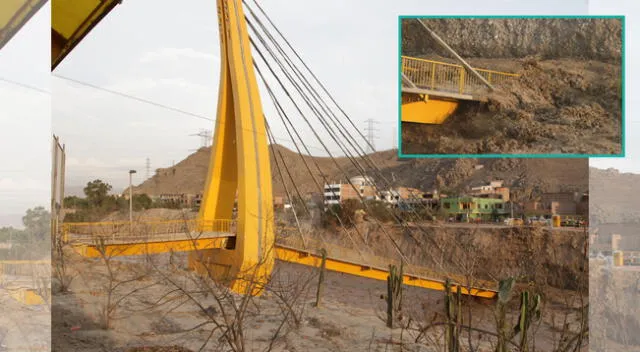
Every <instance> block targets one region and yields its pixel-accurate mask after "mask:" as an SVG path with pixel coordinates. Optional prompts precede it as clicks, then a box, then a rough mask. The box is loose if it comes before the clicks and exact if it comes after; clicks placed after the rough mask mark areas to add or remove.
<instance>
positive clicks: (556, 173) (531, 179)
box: [134, 145, 589, 195]
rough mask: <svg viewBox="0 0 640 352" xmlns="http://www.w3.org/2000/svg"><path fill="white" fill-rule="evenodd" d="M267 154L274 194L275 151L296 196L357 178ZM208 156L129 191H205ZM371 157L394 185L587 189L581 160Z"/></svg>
mask: <svg viewBox="0 0 640 352" xmlns="http://www.w3.org/2000/svg"><path fill="white" fill-rule="evenodd" d="M271 150H272V153H271V165H272V177H273V182H274V185H273V191H274V194H275V195H285V191H284V187H283V183H282V180H281V179H280V177H279V174H278V172H277V169H276V163H275V161H274V151H275V155H277V156H278V162H279V163H280V165H281V168H283V167H282V165H283V162H282V161H283V160H284V164H286V165H287V167H288V168H289V171H290V173H291V175H292V177H293V178H294V179H295V180H296V183H297V185H298V187H299V189H300V191H301V192H315V191H318V187H317V186H316V184H315V182H314V177H315V178H316V179H317V180H318V181H319V182H321V183H322V178H321V177H320V176H319V175H320V174H321V173H322V174H324V175H326V178H327V180H329V181H341V180H342V181H344V180H346V177H345V176H344V174H343V173H342V172H341V171H340V169H342V170H344V172H345V173H346V174H347V175H348V176H349V177H352V176H356V175H359V174H360V173H359V172H358V171H357V169H356V167H355V166H354V165H353V164H352V162H351V161H350V160H349V159H348V158H346V157H339V158H336V159H335V162H334V160H332V159H331V158H328V157H314V156H306V155H305V156H302V157H301V156H300V155H299V154H297V153H295V152H293V151H291V150H289V149H287V148H285V147H283V146H280V145H275V146H274V147H273V149H271ZM280 155H281V156H282V158H280ZM209 156H210V149H209V148H201V149H200V150H198V151H197V152H195V153H193V154H191V155H189V156H188V157H187V158H185V159H184V160H182V161H181V162H179V163H177V164H176V165H175V166H174V167H170V168H163V169H158V170H156V173H155V175H154V176H153V177H151V178H150V179H148V180H146V181H145V182H143V183H142V184H141V185H139V186H136V187H135V188H134V190H135V191H136V192H140V193H147V194H150V195H158V194H161V193H193V194H195V193H200V192H202V190H203V188H204V182H205V179H206V173H207V169H208V166H209ZM370 158H371V160H372V161H373V162H374V163H375V165H376V166H377V167H378V168H379V169H380V170H381V173H382V175H384V177H385V178H386V179H387V180H389V181H390V182H391V183H392V184H393V185H394V186H408V187H415V188H420V189H423V190H430V189H433V188H438V189H445V190H449V191H460V190H462V189H464V188H466V187H469V186H471V185H475V184H478V183H482V182H488V181H490V180H493V179H503V180H505V182H506V184H507V185H509V186H512V187H518V188H521V189H523V190H525V191H528V192H531V191H534V192H535V191H538V192H555V191H586V190H588V187H589V186H588V185H589V175H588V163H587V160H586V159H398V157H397V153H396V151H395V150H389V151H382V152H376V153H373V154H370ZM302 159H304V160H305V161H306V162H307V164H309V167H310V168H311V171H312V172H313V176H312V175H311V174H310V173H309V172H308V170H307V169H306V167H305V165H304V162H303V161H302ZM336 164H337V165H338V166H339V167H338V166H337V165H336ZM316 165H317V166H316ZM318 169H319V170H318ZM284 172H285V170H284V169H283V173H284ZM369 175H370V176H373V177H374V179H376V181H378V180H380V179H381V177H380V175H377V174H375V173H369ZM287 187H289V183H288V180H287Z"/></svg>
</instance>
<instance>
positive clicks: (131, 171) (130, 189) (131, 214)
mask: <svg viewBox="0 0 640 352" xmlns="http://www.w3.org/2000/svg"><path fill="white" fill-rule="evenodd" d="M135 173H136V170H129V235H133V184H132V183H133V182H132V179H133V174H135Z"/></svg>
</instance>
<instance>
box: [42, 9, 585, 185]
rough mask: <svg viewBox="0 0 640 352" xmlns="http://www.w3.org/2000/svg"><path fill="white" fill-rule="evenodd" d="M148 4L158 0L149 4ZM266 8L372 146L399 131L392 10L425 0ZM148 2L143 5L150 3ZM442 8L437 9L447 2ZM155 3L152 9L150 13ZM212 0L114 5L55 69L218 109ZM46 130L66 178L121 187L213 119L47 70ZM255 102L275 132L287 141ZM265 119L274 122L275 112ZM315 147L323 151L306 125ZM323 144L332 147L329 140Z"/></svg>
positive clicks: (186, 144)
mask: <svg viewBox="0 0 640 352" xmlns="http://www.w3.org/2000/svg"><path fill="white" fill-rule="evenodd" d="M249 3H250V4H252V1H250V2H249ZM152 4H156V5H155V6H152ZM261 4H262V6H263V8H264V9H265V11H266V12H267V13H268V14H269V15H270V16H271V17H272V19H273V20H274V22H275V23H276V24H277V25H278V26H279V27H280V29H281V31H282V32H283V33H284V35H285V36H286V37H287V38H288V39H289V40H290V42H291V43H292V44H293V45H294V46H295V47H296V48H297V49H298V51H299V52H300V54H301V55H302V57H303V58H304V59H305V60H306V61H307V63H308V64H309V66H310V67H311V68H312V70H313V71H314V72H315V73H316V75H317V76H318V77H319V78H320V79H321V80H322V81H323V82H324V83H325V85H326V86H327V87H328V89H329V90H330V91H331V92H332V93H333V94H334V96H335V97H336V98H337V100H338V102H339V103H340V104H341V105H342V107H343V108H344V109H345V110H346V111H347V113H349V114H350V116H352V117H353V119H354V120H355V124H356V125H357V126H359V127H361V128H362V129H364V128H365V125H366V123H365V120H367V119H369V118H372V119H374V120H377V121H378V122H379V124H378V125H377V126H376V127H377V128H378V130H379V131H378V132H377V137H378V139H377V140H376V141H375V144H376V147H377V148H378V149H379V150H380V149H389V148H391V146H392V143H394V142H395V138H394V136H395V135H396V133H397V129H396V125H397V123H396V121H397V111H398V110H397V103H396V96H397V81H396V80H397V73H396V71H397V48H398V31H397V30H398V28H397V24H398V20H397V16H398V15H412V14H426V13H429V14H438V11H436V10H437V9H436V8H435V7H433V6H429V5H427V2H425V1H423V0H414V1H410V0H405V1H394V2H391V1H384V0H378V1H365V0H358V1H343V0H328V1H303V2H291V1H276V0H264V1H261ZM458 5H459V6H457V7H456V9H455V10H457V11H460V12H458V13H459V14H467V15H468V14H483V13H484V14H522V13H530V14H586V11H587V6H586V1H584V0H579V1H538V2H529V1H505V0H502V1H486V2H483V5H482V11H480V12H479V11H478V10H477V2H476V1H459V2H458ZM151 8H153V11H152V12H150V10H149V9H151ZM450 12H451V9H450V8H444V9H442V10H440V11H439V14H445V13H450ZM151 13H153V15H150V14H151ZM219 64H220V60H219V41H218V31H217V14H216V9H215V1H211V0H194V1H191V2H190V6H189V7H188V8H185V7H184V2H176V1H154V0H137V1H125V2H124V3H123V4H122V5H120V6H118V7H117V8H116V9H115V10H114V12H113V13H112V14H111V15H109V16H108V17H107V18H106V19H105V20H103V21H102V23H100V25H99V26H98V27H97V28H96V29H94V31H93V32H92V33H91V35H90V36H88V37H87V38H86V39H85V40H84V42H83V43H82V44H81V45H79V46H78V47H77V48H76V49H75V51H74V52H73V53H72V54H71V55H70V56H69V57H68V58H67V59H66V61H65V62H63V64H61V65H60V66H59V67H58V69H56V71H55V74H56V75H60V76H64V77H68V78H72V79H75V80H80V81H83V82H87V83H90V84H93V85H98V86H101V87H105V88H107V89H110V90H115V91H118V92H123V93H127V94H130V95H133V96H136V97H140V98H144V99H147V100H152V101H154V102H159V103H162V104H165V105H169V106H172V107H175V108H179V109H182V110H185V111H188V112H191V113H195V114H199V115H204V116H209V117H211V118H215V113H216V105H217V90H218V84H219V82H218V76H219ZM53 90H54V93H53V94H54V98H53V114H54V116H53V121H54V131H55V132H56V133H57V134H59V135H60V136H61V138H62V140H63V141H64V142H65V143H66V144H67V148H68V156H67V157H68V159H67V160H68V163H67V167H68V170H67V175H68V178H67V183H68V184H69V185H82V184H85V183H86V182H87V181H89V180H90V179H92V178H95V177H100V178H103V179H106V180H107V181H108V182H110V183H111V184H113V185H114V189H115V190H118V191H119V190H121V189H122V188H124V187H126V185H127V183H128V175H127V171H128V170H129V169H131V168H133V169H136V170H138V171H139V172H138V174H136V175H135V179H134V183H140V182H142V181H143V180H144V177H145V176H146V175H145V174H146V170H145V161H146V158H147V157H148V158H149V159H150V161H151V168H152V173H153V170H154V169H155V168H158V167H167V166H170V165H171V163H172V161H173V160H175V161H176V162H177V161H179V160H181V159H183V158H184V157H185V156H187V155H188V154H189V153H190V149H196V148H197V147H198V146H199V145H200V139H199V138H198V137H194V136H190V135H191V134H194V133H198V132H199V130H200V129H212V128H213V123H212V122H209V121H206V120H201V119H197V118H194V117H190V116H187V115H183V114H180V113H177V112H174V111H170V110H167V109H162V108H158V107H155V106H150V105H147V104H144V103H140V102H138V101H133V100H128V99H126V98H123V97H120V96H116V95H113V94H110V93H108V92H104V91H99V90H96V89H93V88H90V87H85V86H82V85H79V84H77V83H74V82H70V81H68V80H64V79H60V78H54V79H53ZM266 96H267V95H266V93H264V92H263V105H264V106H265V113H266V114H267V117H268V118H269V121H270V123H273V128H274V134H275V135H276V138H278V139H279V142H280V143H282V144H284V145H286V146H289V147H291V146H292V145H291V143H289V142H287V141H286V140H285V139H288V138H287V137H286V132H285V131H284V129H283V128H281V127H279V125H278V124H277V123H275V114H274V113H273V111H274V110H273V109H272V107H271V103H270V102H269V101H268V100H267V97H266ZM272 121H273V122H272ZM300 129H301V130H302V133H303V134H304V135H305V137H308V138H307V140H308V144H309V145H311V147H312V148H313V149H312V150H311V151H312V152H314V153H317V154H323V151H322V150H321V149H320V144H319V143H318V142H317V141H315V140H313V137H312V135H311V133H310V132H309V129H308V128H307V127H306V126H302V123H301V126H300ZM330 149H331V148H330Z"/></svg>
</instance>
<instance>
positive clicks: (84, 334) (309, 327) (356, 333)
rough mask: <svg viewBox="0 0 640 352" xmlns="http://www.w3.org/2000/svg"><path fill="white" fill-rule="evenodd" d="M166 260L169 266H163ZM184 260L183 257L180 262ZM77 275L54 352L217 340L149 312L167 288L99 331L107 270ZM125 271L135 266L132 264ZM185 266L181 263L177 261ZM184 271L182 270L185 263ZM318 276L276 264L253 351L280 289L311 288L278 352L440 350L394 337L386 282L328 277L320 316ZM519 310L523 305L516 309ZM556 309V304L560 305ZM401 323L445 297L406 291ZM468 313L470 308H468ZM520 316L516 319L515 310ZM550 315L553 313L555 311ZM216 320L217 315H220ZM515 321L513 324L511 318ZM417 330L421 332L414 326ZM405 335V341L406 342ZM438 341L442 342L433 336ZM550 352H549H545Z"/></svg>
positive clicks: (267, 332) (250, 327)
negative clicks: (386, 313) (296, 322)
mask: <svg viewBox="0 0 640 352" xmlns="http://www.w3.org/2000/svg"><path fill="white" fill-rule="evenodd" d="M165 259H166V258H165ZM180 259H181V260H184V257H181V258H180ZM73 263H74V264H73V266H74V269H75V270H77V271H78V272H79V273H80V274H79V275H78V276H77V278H76V279H75V280H74V282H73V284H72V287H71V293H70V294H65V295H55V296H54V298H53V318H52V319H53V322H52V323H53V335H52V343H53V350H54V351H129V349H130V348H134V347H142V346H184V347H185V348H188V349H190V350H192V351H195V350H198V349H199V348H200V347H201V346H202V344H203V343H204V341H206V339H207V338H208V336H209V334H210V332H211V326H202V327H199V328H195V329H194V326H197V325H198V324H199V323H202V322H203V321H204V316H203V315H202V314H203V313H202V312H201V310H200V309H198V308H197V307H195V306H193V305H191V304H185V305H182V306H179V307H175V309H171V310H167V309H166V307H165V308H162V309H161V308H158V307H152V308H145V307H147V306H145V303H144V302H150V301H154V300H155V299H156V298H158V297H160V296H162V295H163V292H165V291H166V290H167V289H168V287H163V286H156V287H153V288H152V289H145V290H142V291H140V292H139V293H138V294H136V295H135V297H133V296H132V297H131V298H130V299H127V300H125V301H124V305H123V307H124V308H122V309H121V310H120V311H119V313H118V316H119V317H118V319H116V320H114V321H113V326H112V329H110V330H103V329H101V328H100V325H99V323H98V322H99V316H100V308H101V307H102V306H103V304H104V299H105V296H104V294H101V292H100V290H101V288H102V287H103V286H104V284H105V281H104V268H101V266H100V265H99V264H97V263H98V262H95V261H90V260H85V259H79V258H77V257H76V258H74V260H73ZM127 263H128V264H124V265H125V266H122V267H120V269H119V271H123V270H125V268H126V266H127V265H134V264H133V262H132V261H131V260H128V261H127ZM178 263H180V260H178ZM183 263H184V262H183ZM315 274H316V272H315V271H314V270H313V269H312V268H309V267H304V266H300V265H295V264H288V263H278V264H277V266H276V270H275V272H274V275H273V278H272V284H271V287H272V288H271V290H270V291H268V292H267V293H266V294H265V295H263V296H261V297H258V298H256V299H255V306H256V307H257V308H256V309H257V310H255V311H254V310H251V311H252V313H250V314H249V315H248V317H249V318H248V320H247V321H246V327H245V336H246V340H247V350H249V351H262V350H264V348H265V347H266V346H268V344H269V342H270V336H272V334H273V332H274V331H275V330H276V329H278V327H279V325H280V323H281V322H282V311H281V310H280V308H281V307H282V306H281V305H280V304H279V303H278V302H280V300H278V299H277V298H276V292H281V291H278V289H277V287H291V285H297V284H300V282H303V281H305V280H307V279H308V280H310V281H309V282H310V284H309V286H307V288H306V289H305V290H303V291H301V292H302V293H301V294H300V296H299V297H300V301H299V302H300V304H299V305H296V307H298V308H299V309H303V310H304V313H303V314H302V315H301V320H300V324H299V326H298V327H297V328H295V329H292V330H291V331H290V333H289V334H288V335H286V336H285V337H283V338H281V339H279V340H278V343H277V344H276V346H275V348H274V349H273V350H274V351H380V352H382V351H391V350H396V349H397V348H399V342H400V341H402V342H403V344H404V348H405V349H406V350H409V351H436V350H441V348H438V347H437V345H433V346H432V347H427V345H428V344H425V342H423V343H421V344H416V343H415V342H414V341H415V338H416V336H417V335H416V333H415V332H414V333H410V332H408V331H402V329H393V330H390V329H388V328H386V327H385V323H384V320H383V318H382V317H384V307H385V305H384V301H383V300H381V299H380V296H381V295H382V294H384V293H385V291H386V284H385V283H384V282H382V281H374V280H368V279H364V278H358V277H353V276H349V275H344V274H338V273H332V272H328V273H327V276H326V286H325V291H324V295H323V303H322V307H321V308H319V309H318V308H314V307H313V303H314V301H315V288H316V286H315V282H316V281H315V280H316V279H315ZM187 275H188V274H187V272H184V271H178V272H176V278H175V280H185V278H186V277H187ZM152 281H153V279H144V280H141V281H140V282H136V283H135V285H134V286H132V287H131V288H134V287H140V286H145V285H148V284H149V283H150V282H152ZM568 293H569V292H568V291H555V293H554V294H553V295H551V296H553V297H558V299H559V297H561V296H564V295H566V294H568ZM201 303H202V305H203V306H204V307H207V306H209V305H211V304H214V301H212V300H211V299H204V298H203V299H202V301H201ZM515 304H516V305H517V302H515ZM554 304H555V305H557V303H554ZM404 307H405V308H404V309H403V311H404V313H403V321H405V322H406V321H408V319H411V320H412V321H414V322H420V324H427V323H428V321H430V319H434V318H437V317H438V316H439V315H442V312H443V294H442V292H437V291H428V290H423V289H417V288H406V290H405V298H404ZM465 307H467V305H466V304H465ZM468 307H470V308H471V313H472V315H473V325H474V326H482V327H485V328H486V329H489V330H491V326H493V315H492V311H493V303H491V302H488V301H482V300H481V301H475V300H473V301H471V302H470V305H469V306H468ZM514 311H517V307H515V309H514ZM566 311H567V309H565V308H561V307H555V308H553V312H554V314H560V313H562V312H566ZM550 312H551V311H550ZM214 314H216V313H214ZM511 319H515V316H511ZM543 321H544V323H543V324H542V326H541V328H540V330H539V332H538V337H537V338H539V339H540V342H539V343H538V346H539V348H541V347H544V346H545V345H548V346H550V344H551V341H552V340H553V334H552V328H551V327H550V318H549V316H547V315H546V314H545V317H544V318H543ZM414 326H417V325H415V323H414ZM401 335H402V336H401ZM214 337H215V339H214V340H211V342H210V343H209V344H208V345H207V346H208V347H207V348H206V349H205V350H214V349H215V348H214V347H215V346H216V345H219V344H220V343H219V342H218V340H217V338H218V337H219V335H217V334H216V335H215V336H214ZM434 338H435V340H434V341H441V337H437V335H434ZM476 338H477V339H478V341H479V343H478V344H479V346H480V349H479V351H485V350H486V351H489V350H490V342H489V336H487V335H486V334H485V336H484V337H480V336H476ZM542 350H545V349H542Z"/></svg>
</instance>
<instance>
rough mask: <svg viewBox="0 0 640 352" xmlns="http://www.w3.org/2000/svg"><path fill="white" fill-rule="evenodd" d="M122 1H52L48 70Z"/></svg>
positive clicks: (53, 67) (55, 65)
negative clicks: (49, 64)
mask: <svg viewBox="0 0 640 352" xmlns="http://www.w3.org/2000/svg"><path fill="white" fill-rule="evenodd" d="M121 2H122V0H82V1H78V0H51V70H52V71H53V70H54V69H55V68H56V67H57V66H58V64H60V62H62V60H64V58H65V57H66V56H67V55H68V54H69V53H70V52H71V51H72V50H73V49H74V48H75V47H76V46H77V45H78V43H80V42H81V41H82V39H84V37H85V36H86V35H87V34H88V33H89V32H90V31H91V30H92V29H93V28H94V27H95V26H96V25H97V24H98V23H100V21H102V19H103V18H104V17H105V16H106V15H107V14H109V12H111V10H113V8H115V6H116V5H118V4H120V3H121Z"/></svg>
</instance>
